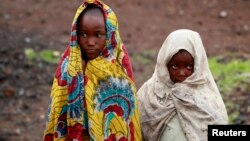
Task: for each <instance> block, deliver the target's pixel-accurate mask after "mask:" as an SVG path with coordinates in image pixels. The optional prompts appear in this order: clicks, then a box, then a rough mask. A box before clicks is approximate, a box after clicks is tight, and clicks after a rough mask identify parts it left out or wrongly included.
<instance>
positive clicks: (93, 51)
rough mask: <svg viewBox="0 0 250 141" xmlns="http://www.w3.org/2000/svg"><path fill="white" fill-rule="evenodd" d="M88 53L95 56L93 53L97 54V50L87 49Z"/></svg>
mask: <svg viewBox="0 0 250 141" xmlns="http://www.w3.org/2000/svg"><path fill="white" fill-rule="evenodd" d="M85 52H86V53H89V54H93V53H96V50H94V49H87V50H85Z"/></svg>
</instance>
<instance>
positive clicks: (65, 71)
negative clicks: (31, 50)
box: [44, 0, 141, 141]
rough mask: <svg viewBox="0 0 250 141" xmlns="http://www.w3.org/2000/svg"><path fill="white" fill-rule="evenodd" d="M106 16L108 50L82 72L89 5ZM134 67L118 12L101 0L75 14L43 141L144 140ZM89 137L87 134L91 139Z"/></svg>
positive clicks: (57, 73) (59, 67)
mask: <svg viewBox="0 0 250 141" xmlns="http://www.w3.org/2000/svg"><path fill="white" fill-rule="evenodd" d="M89 4H94V5H96V6H98V7H100V8H101V9H102V10H103V12H104V17H105V24H106V32H107V33H106V46H105V48H104V50H103V52H102V53H101V54H100V55H99V57H97V58H95V59H93V60H90V61H88V62H87V65H86V70H85V71H83V68H82V59H81V50H80V47H79V45H78V44H77V39H76V37H77V36H76V35H77V29H76V27H77V26H76V24H77V19H78V17H79V15H80V14H81V13H82V12H83V11H84V9H85V8H86V6H87V5H89ZM133 79H134V78H133V72H132V67H131V63H130V60H129V57H128V54H127V51H126V49H125V46H124V44H123V43H122V40H121V38H120V35H119V31H118V21H117V18H116V16H115V14H114V12H113V11H112V10H111V9H110V8H109V7H108V6H107V5H105V4H104V3H102V2H101V1H98V0H88V1H86V2H84V3H83V4H82V5H81V6H80V7H79V8H78V10H77V11H76V14H75V17H74V20H73V24H72V31H71V39H70V42H69V46H68V47H67V49H66V51H65V52H64V55H63V56H62V59H61V61H60V62H59V65H58V68H57V70H56V74H55V78H54V82H53V86H52V91H51V104H50V106H49V110H48V117H47V125H46V129H45V135H44V141H66V140H79V141H80V140H85V139H87V138H88V134H89V139H90V140H95V141H103V140H112V141H113V140H121V141H123V140H129V141H140V140H141V129H140V120H139V119H140V118H139V113H138V101H137V96H136V93H135V92H136V87H135V84H134V80H133ZM87 133H88V134H87Z"/></svg>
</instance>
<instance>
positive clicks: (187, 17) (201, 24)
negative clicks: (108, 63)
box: [0, 0, 250, 141]
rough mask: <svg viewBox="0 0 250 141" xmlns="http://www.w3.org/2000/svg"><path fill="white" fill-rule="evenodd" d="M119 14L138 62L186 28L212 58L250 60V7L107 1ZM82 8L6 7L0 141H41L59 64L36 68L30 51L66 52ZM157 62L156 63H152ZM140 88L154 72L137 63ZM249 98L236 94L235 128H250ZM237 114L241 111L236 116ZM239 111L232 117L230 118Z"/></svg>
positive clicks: (50, 2) (24, 0)
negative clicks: (228, 56) (238, 56)
mask: <svg viewBox="0 0 250 141" xmlns="http://www.w3.org/2000/svg"><path fill="white" fill-rule="evenodd" d="M103 1H104V2H105V3H106V4H108V5H109V6H110V7H112V9H113V11H115V13H116V15H117V17H118V20H119V28H120V34H121V37H122V39H123V41H124V43H125V45H126V46H127V48H128V51H129V54H130V55H131V57H133V56H135V55H136V54H139V53H143V52H144V51H148V50H152V51H155V52H156V53H157V52H158V49H159V48H160V47H161V45H162V43H163V41H164V40H165V38H166V37H167V35H168V34H169V33H170V32H171V31H173V30H176V29H179V28H188V29H192V30H195V31H197V32H199V33H200V35H201V37H202V39H203V43H204V46H205V48H206V50H207V54H208V56H217V55H223V54H227V53H228V52H234V53H240V54H242V55H244V54H250V49H249V46H250V42H249V41H250V16H249V15H250V0H234V1H230V0H188V1H187V0H186V1H184V0H153V1H152V0H115V1H114V0H103ZM81 2H82V0H60V1H58V0H2V1H1V4H0V43H1V47H0V107H1V110H0V125H1V128H0V141H40V140H42V134H43V129H44V127H45V113H46V110H47V106H48V103H49V102H48V99H49V94H50V87H51V83H52V78H53V73H54V71H55V68H56V64H50V63H46V62H45V61H42V60H40V59H36V60H34V61H32V62H31V61H30V60H28V59H27V58H26V57H25V54H24V50H25V49H26V48H32V49H34V50H35V51H40V50H44V49H52V50H58V51H60V52H63V50H64V49H65V47H66V45H67V43H68V41H69V36H70V28H71V22H72V20H73V16H74V14H75V10H76V9H77V7H78V6H79V4H80V3H81ZM151 58H153V59H154V58H156V55H154V56H151ZM132 63H133V66H134V71H135V76H136V85H137V87H138V88H139V87H140V86H141V85H142V83H143V82H144V81H145V80H146V79H148V78H149V77H150V76H151V74H152V72H153V69H154V64H153V63H151V64H148V65H144V66H143V65H141V64H140V63H138V62H136V61H133V62H132ZM249 91H250V90H248V91H241V90H240V89H236V90H235V91H234V92H232V94H230V95H228V97H224V100H227V99H234V101H235V102H236V107H239V108H238V109H240V111H239V112H240V116H239V118H236V119H237V120H235V121H234V122H235V123H236V124H250V118H249V117H250V102H249V101H250V100H249V99H250V93H249ZM235 109H237V108H235ZM230 112H232V111H229V113H230Z"/></svg>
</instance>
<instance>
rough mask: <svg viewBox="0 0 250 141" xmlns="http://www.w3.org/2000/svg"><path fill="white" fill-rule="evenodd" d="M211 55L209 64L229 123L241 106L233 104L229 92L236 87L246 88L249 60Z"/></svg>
mask: <svg viewBox="0 0 250 141" xmlns="http://www.w3.org/2000/svg"><path fill="white" fill-rule="evenodd" d="M229 58H230V60H227V59H226V57H224V58H221V57H213V58H209V66H210V69H211V71H212V74H213V76H214V78H215V80H216V83H217V85H218V88H219V90H220V92H221V93H222V97H223V99H226V100H225V105H226V108H227V111H228V114H229V123H233V122H234V120H235V119H236V118H237V117H238V116H239V115H240V113H239V111H240V109H241V108H242V107H240V105H237V104H235V102H234V101H233V99H232V98H230V95H229V94H230V92H232V91H233V90H234V89H236V88H240V87H241V88H243V89H246V88H247V87H248V86H249V84H250V81H249V80H250V79H249V78H250V67H249V66H250V61H249V60H246V59H244V58H234V57H232V56H230V57H229Z"/></svg>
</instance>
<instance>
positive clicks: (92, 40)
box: [77, 9, 106, 60]
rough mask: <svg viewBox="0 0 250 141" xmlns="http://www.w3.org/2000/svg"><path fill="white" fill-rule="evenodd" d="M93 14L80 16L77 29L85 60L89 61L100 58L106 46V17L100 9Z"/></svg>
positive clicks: (87, 13) (87, 12) (86, 13)
mask: <svg viewBox="0 0 250 141" xmlns="http://www.w3.org/2000/svg"><path fill="white" fill-rule="evenodd" d="M91 12H92V13H91ZM91 12H90V13H89V11H86V12H85V13H83V14H82V15H80V17H79V18H78V20H79V21H78V24H79V25H78V27H77V41H78V44H79V46H80V48H81V51H82V55H83V58H84V59H87V60H92V59H95V58H96V57H98V56H99V54H100V53H101V52H102V50H103V48H104V47H105V44H106V28H105V22H104V16H103V14H102V12H101V11H100V10H99V11H98V9H97V11H95V12H96V13H93V11H91Z"/></svg>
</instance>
